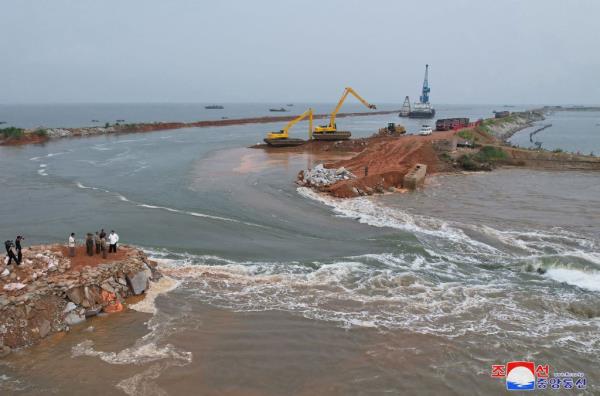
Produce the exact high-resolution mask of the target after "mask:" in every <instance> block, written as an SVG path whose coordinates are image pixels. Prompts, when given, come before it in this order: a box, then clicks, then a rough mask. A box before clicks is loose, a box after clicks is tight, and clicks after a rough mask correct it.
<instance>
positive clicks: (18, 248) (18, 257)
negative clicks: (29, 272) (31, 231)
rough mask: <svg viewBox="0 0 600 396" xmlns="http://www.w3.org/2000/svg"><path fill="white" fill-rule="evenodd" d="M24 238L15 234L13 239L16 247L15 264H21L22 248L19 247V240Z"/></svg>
mask: <svg viewBox="0 0 600 396" xmlns="http://www.w3.org/2000/svg"><path fill="white" fill-rule="evenodd" d="M24 240H25V238H23V237H22V236H21V235H17V238H16V239H15V247H16V248H17V264H18V265H21V263H22V262H23V252H22V250H23V248H22V247H21V241H24Z"/></svg>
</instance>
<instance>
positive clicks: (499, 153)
mask: <svg viewBox="0 0 600 396" xmlns="http://www.w3.org/2000/svg"><path fill="white" fill-rule="evenodd" d="M475 156H476V157H477V158H478V159H479V160H480V161H490V162H491V161H499V160H504V159H507V158H508V156H507V155H506V152H505V151H504V150H502V149H501V148H500V147H494V146H484V147H482V148H481V150H479V152H478V153H477V154H475Z"/></svg>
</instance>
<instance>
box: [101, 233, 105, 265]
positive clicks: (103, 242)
mask: <svg viewBox="0 0 600 396" xmlns="http://www.w3.org/2000/svg"><path fill="white" fill-rule="evenodd" d="M102 233H104V236H103V237H100V250H101V251H102V258H104V259H105V258H106V233H105V232H104V230H103V231H102ZM100 235H102V234H100Z"/></svg>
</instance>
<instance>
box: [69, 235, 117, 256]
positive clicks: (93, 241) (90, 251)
mask: <svg viewBox="0 0 600 396" xmlns="http://www.w3.org/2000/svg"><path fill="white" fill-rule="evenodd" d="M118 243H119V234H117V233H116V232H115V231H114V230H112V231H111V232H110V234H108V235H106V232H104V229H102V230H100V231H96V234H95V235H94V234H92V233H90V232H88V233H87V235H86V238H85V252H86V254H87V255H88V256H93V255H94V252H95V253H96V254H102V258H106V256H107V253H116V252H117V244H118ZM107 245H108V252H107V249H106V246H107ZM75 246H76V242H75V233H74V232H72V233H71V235H69V241H68V247H69V256H70V257H75Z"/></svg>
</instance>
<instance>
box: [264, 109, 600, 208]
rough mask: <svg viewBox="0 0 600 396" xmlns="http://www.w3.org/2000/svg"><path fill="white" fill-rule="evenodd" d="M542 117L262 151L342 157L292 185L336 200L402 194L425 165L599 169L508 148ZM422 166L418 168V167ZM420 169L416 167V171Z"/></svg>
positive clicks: (439, 168) (568, 157)
mask: <svg viewBox="0 0 600 396" xmlns="http://www.w3.org/2000/svg"><path fill="white" fill-rule="evenodd" d="M543 119H544V116H543V113H542V112H540V111H538V110H532V111H524V112H518V113H513V114H511V115H510V116H509V117H505V118H490V119H486V120H482V121H481V122H478V123H477V124H476V125H474V126H471V127H468V128H463V129H460V130H453V131H445V132H434V133H433V134H432V135H429V136H418V135H402V136H382V135H381V134H374V135H373V136H371V137H369V138H362V139H352V140H347V141H339V142H325V141H309V142H308V143H307V144H304V145H302V146H296V147H286V148H271V147H268V146H264V145H259V146H254V147H256V148H263V149H265V150H267V151H278V152H291V153H312V154H314V153H326V152H331V153H347V154H353V156H352V157H351V158H349V159H344V160H340V161H336V162H329V163H325V164H322V166H321V167H319V168H318V169H317V168H315V169H308V170H304V171H300V173H299V174H298V180H297V183H298V184H299V185H301V186H305V187H311V188H313V189H314V190H317V191H319V192H324V193H328V194H330V195H333V196H335V197H339V198H350V197H356V196H360V195H372V194H375V193H385V192H388V191H397V190H399V189H400V190H406V188H411V187H414V183H413V185H412V186H407V185H406V184H407V183H406V180H405V177H406V175H407V174H408V173H409V172H410V171H411V170H414V169H416V167H417V166H420V165H425V166H426V170H427V175H431V174H435V173H439V172H458V171H490V170H492V169H494V168H495V167H498V166H521V167H529V168H535V169H549V170H600V158H598V157H592V156H585V155H575V154H571V153H563V152H549V151H546V150H541V149H537V150H526V149H519V148H515V147H511V146H510V145H509V144H507V143H506V140H507V139H508V138H509V137H510V136H512V135H513V134H514V133H516V132H518V131H520V130H522V129H524V128H528V127H530V126H532V125H534V123H535V122H537V121H541V120H543ZM422 168H423V167H422ZM422 168H421V169H422Z"/></svg>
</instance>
